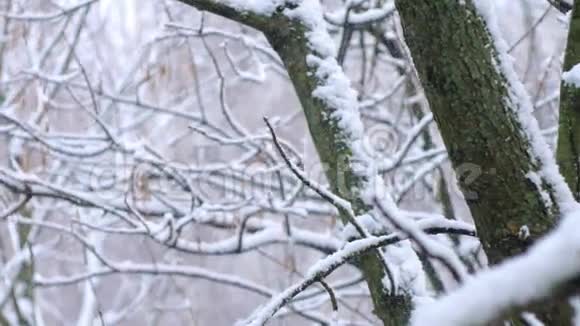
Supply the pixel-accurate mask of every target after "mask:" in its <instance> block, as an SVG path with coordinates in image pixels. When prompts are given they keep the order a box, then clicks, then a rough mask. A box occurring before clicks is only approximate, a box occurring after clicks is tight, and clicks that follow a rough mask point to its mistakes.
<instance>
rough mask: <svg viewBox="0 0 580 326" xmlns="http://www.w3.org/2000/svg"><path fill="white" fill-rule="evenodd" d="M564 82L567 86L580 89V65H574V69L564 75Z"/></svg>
mask: <svg viewBox="0 0 580 326" xmlns="http://www.w3.org/2000/svg"><path fill="white" fill-rule="evenodd" d="M562 80H563V81H564V83H566V84H567V85H571V86H574V87H576V88H580V64H576V65H574V67H572V69H570V70H568V71H565V72H563V73H562Z"/></svg>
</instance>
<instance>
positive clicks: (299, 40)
mask: <svg viewBox="0 0 580 326" xmlns="http://www.w3.org/2000/svg"><path fill="white" fill-rule="evenodd" d="M180 1H181V2H183V3H186V4H188V5H191V6H193V7H195V8H197V9H198V10H202V11H207V12H211V13H213V14H217V15H220V16H222V17H225V18H229V19H231V20H234V21H237V22H239V23H242V24H244V25H247V26H250V27H253V28H255V29H257V30H259V31H261V32H262V33H263V34H264V35H265V36H266V38H267V39H268V41H269V42H270V45H271V46H272V47H273V48H274V50H275V51H276V52H277V53H278V55H279V56H280V58H281V59H282V61H283V63H284V65H285V67H286V69H287V71H288V75H289V77H290V79H291V81H292V84H293V86H294V89H295V91H296V94H297V96H298V99H299V100H300V103H301V105H302V109H303V111H304V115H305V117H306V120H307V123H308V127H309V130H310V133H311V136H312V138H313V141H314V144H315V147H316V149H317V151H318V155H319V157H320V161H321V164H322V165H323V166H324V167H325V173H326V177H327V179H328V181H329V183H330V187H331V190H332V191H333V192H334V193H335V194H336V195H338V196H340V197H342V198H344V199H348V200H349V201H350V202H351V204H352V207H353V210H354V213H355V214H357V215H360V214H363V213H365V212H367V211H368V209H369V208H368V207H367V206H366V205H365V204H364V203H363V200H362V199H361V198H360V196H359V194H358V193H356V192H353V190H354V189H358V188H359V186H360V185H361V184H362V183H364V182H366V180H363V179H362V178H361V177H359V176H358V175H356V174H355V173H354V171H353V169H352V167H351V158H352V155H351V154H352V153H351V144H349V143H348V140H347V139H348V137H347V136H346V134H345V133H344V131H343V130H342V129H341V128H339V127H338V125H337V121H336V120H335V119H333V118H331V117H332V113H333V111H334V110H335V109H337V108H333V107H331V106H329V105H328V104H326V103H324V102H322V101H320V100H319V99H317V98H315V97H314V96H313V95H312V94H313V91H314V90H315V89H316V87H317V86H318V85H319V84H320V83H321V80H319V79H318V77H317V76H316V74H315V73H314V71H312V69H311V68H310V67H309V65H308V64H307V60H306V59H307V55H308V54H310V53H311V52H312V51H311V49H310V48H309V45H308V41H307V39H306V36H305V35H306V34H305V33H306V31H307V30H306V27H305V26H303V25H302V24H301V23H300V22H298V21H295V20H291V19H289V18H288V17H286V16H284V15H283V14H282V11H283V10H284V9H285V8H283V7H281V8H278V11H277V13H274V14H273V15H271V16H264V15H257V14H253V13H249V12H243V13H242V12H238V11H236V10H235V9H233V8H230V7H228V6H226V5H223V4H218V3H216V2H214V1H212V0H180ZM289 5H291V4H289ZM341 219H342V221H343V222H344V223H348V218H347V216H341ZM353 263H354V264H355V265H356V266H357V267H358V268H359V269H360V270H361V271H362V273H363V275H364V277H365V280H366V282H367V285H368V287H369V290H370V293H371V298H372V301H373V306H374V313H375V315H376V316H377V317H378V318H379V319H380V320H381V321H382V322H383V324H384V325H385V326H399V325H406V324H407V323H408V320H409V317H410V313H411V307H412V306H411V298H410V296H409V295H407V294H404V293H402V294H392V293H389V292H388V291H387V290H386V289H387V288H388V285H387V286H385V281H384V280H386V279H388V278H387V272H386V271H385V269H384V267H383V263H382V261H381V257H380V255H379V253H378V252H377V251H373V252H370V253H368V254H365V255H364V256H361V257H358V258H357V260H356V261H355V262H353Z"/></svg>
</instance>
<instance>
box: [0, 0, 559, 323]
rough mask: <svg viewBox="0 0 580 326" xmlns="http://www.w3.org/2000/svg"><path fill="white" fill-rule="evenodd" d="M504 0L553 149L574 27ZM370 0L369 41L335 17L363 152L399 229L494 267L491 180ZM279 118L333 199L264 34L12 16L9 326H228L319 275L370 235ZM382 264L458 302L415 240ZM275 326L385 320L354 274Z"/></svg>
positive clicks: (23, 10) (135, 12) (379, 6)
mask: <svg viewBox="0 0 580 326" xmlns="http://www.w3.org/2000/svg"><path fill="white" fill-rule="evenodd" d="M490 1H491V0H490ZM493 1H494V2H495V5H496V6H495V10H496V14H497V15H498V19H499V22H500V27H501V31H502V34H503V37H504V38H505V40H506V41H507V43H508V45H509V46H510V49H509V53H510V54H511V55H512V56H513V57H514V61H513V63H514V66H515V68H516V71H517V73H518V76H519V78H520V80H521V81H522V82H523V83H524V85H525V87H526V90H527V91H528V93H529V95H530V97H531V99H532V100H533V103H534V108H535V111H534V114H535V115H536V117H537V118H538V121H539V123H540V127H541V129H542V133H543V135H544V137H545V139H546V141H547V143H548V144H549V145H551V146H552V147H553V146H554V145H555V142H556V136H557V130H558V105H559V103H558V98H559V88H560V74H561V66H562V61H563V53H564V49H565V42H566V36H567V33H566V31H567V26H568V25H567V24H568V20H567V17H566V15H564V14H562V13H560V12H558V11H557V10H556V9H554V7H552V6H551V5H550V4H549V3H548V1H545V0H522V1H513V0H512V1H507V0H493ZM359 2H360V1H359ZM362 2H363V3H365V4H364V6H363V8H366V9H365V10H367V9H368V10H369V11H371V10H374V12H370V14H369V13H367V15H366V16H365V15H364V13H362V14H358V15H359V16H357V14H354V16H353V17H354V18H355V20H356V19H357V18H358V19H359V21H356V22H355V23H353V26H354V27H349V25H348V24H346V25H345V24H344V21H345V16H348V14H347V13H348V12H350V9H346V8H347V7H348V5H349V4H351V5H352V4H353V3H356V1H347V2H346V3H345V2H341V1H323V6H324V13H325V19H326V21H327V23H328V30H329V32H330V34H331V35H332V37H333V40H334V42H335V44H334V46H335V47H336V48H337V49H339V50H338V51H337V53H338V55H337V60H338V62H339V63H340V64H341V65H342V66H343V67H344V70H345V72H346V73H347V75H348V77H349V78H350V80H351V85H352V87H353V88H354V89H356V90H357V91H358V100H359V103H360V112H361V116H362V119H363V123H364V125H365V132H364V140H363V147H364V149H365V151H366V152H367V154H368V155H370V156H372V157H374V158H375V159H376V160H377V162H380V163H378V164H379V167H378V170H379V173H380V175H381V177H382V179H383V180H384V182H385V185H386V187H385V189H387V191H388V195H389V196H392V198H393V200H394V202H395V203H396V204H397V206H398V208H399V212H400V213H401V216H403V217H404V218H405V219H408V220H413V221H417V222H418V223H422V222H423V223H424V224H425V225H427V224H428V223H436V221H440V220H442V219H443V220H445V218H447V219H456V220H458V222H449V225H451V226H452V227H455V228H456V230H458V231H457V232H458V233H462V234H463V235H457V234H452V235H447V234H440V235H433V236H430V239H431V240H435V242H437V243H439V244H442V245H443V246H444V247H446V248H448V249H450V250H451V251H452V252H453V253H454V254H455V255H456V256H457V257H459V258H460V259H461V261H462V262H463V263H464V264H465V266H466V267H467V269H468V270H469V271H470V272H475V271H478V270H480V269H484V268H485V265H486V258H485V254H484V253H483V251H482V249H481V246H480V244H479V242H478V241H477V239H476V237H474V236H472V235H466V234H469V233H470V232H473V230H472V227H471V223H472V219H471V216H470V213H469V209H468V208H467V206H466V204H465V200H464V195H463V194H462V193H461V191H460V189H459V188H458V186H457V184H456V181H455V178H456V177H459V178H467V179H468V180H469V179H475V178H477V177H478V176H479V175H480V174H481V171H480V168H479V167H478V166H477V165H476V164H472V163H469V162H467V163H465V164H464V165H462V166H460V167H458V168H457V169H456V170H455V171H453V170H452V169H451V165H450V163H449V162H448V159H447V153H446V150H445V147H444V145H443V142H442V140H441V138H440V136H439V134H438V131H437V126H436V125H435V123H434V122H433V116H432V115H431V114H430V111H429V107H428V104H427V101H426V98H425V96H424V95H423V93H422V88H421V86H420V83H419V81H418V79H417V77H416V75H415V73H414V71H413V69H412V66H411V65H410V64H409V55H408V50H407V48H406V47H405V45H404V42H403V40H402V39H403V38H402V32H401V27H400V25H399V19H398V15H397V14H396V12H394V11H393V9H392V8H394V7H393V6H394V5H393V3H392V1H391V0H387V1H378V0H377V1H374V0H369V1H362ZM365 19H366V20H369V21H371V22H372V23H369V21H365ZM425 23H427V24H428V23H429V22H425ZM365 24H366V25H365ZM344 26H346V28H343V27H344ZM360 26H364V27H363V28H361V27H360ZM465 114H469V112H468V109H467V108H466V113H465ZM263 117H268V121H270V123H271V124H272V125H273V127H274V130H275V132H276V135H277V136H278V138H279V139H280V142H282V143H283V144H284V146H285V150H286V152H287V154H288V155H290V156H291V157H292V158H293V159H294V160H295V162H297V165H298V166H299V167H300V168H302V169H303V170H304V172H305V174H306V176H307V177H308V178H309V179H310V180H314V181H316V182H317V183H319V184H326V183H327V181H326V178H325V176H324V167H323V166H321V164H320V163H319V160H318V156H317V152H316V149H315V148H314V145H313V143H312V138H311V136H310V134H309V131H308V127H307V125H306V121H305V118H304V115H303V113H302V109H301V106H300V102H299V101H298V98H297V96H296V94H295V91H294V89H293V87H292V84H291V83H290V81H289V79H288V76H287V74H286V70H285V68H284V66H283V64H282V63H281V61H280V59H279V58H278V55H277V54H276V53H275V52H274V51H273V50H272V49H271V48H270V46H269V45H268V43H267V41H266V40H265V39H264V37H263V36H262V35H261V34H260V33H258V32H256V31H255V30H253V29H251V28H248V27H245V26H242V25H240V24H237V23H234V22H232V21H229V20H226V19H224V18H221V17H218V16H215V15H212V14H209V13H205V14H203V13H201V12H200V11H198V10H196V9H194V8H193V7H191V6H188V5H185V4H182V3H179V2H178V1H174V0H141V1H137V0H123V1H113V0H89V1H87V0H58V1H56V0H54V1H53V0H51V1H48V0H0V122H1V123H0V151H1V153H2V155H0V160H1V162H2V163H1V166H0V184H1V185H2V187H1V188H0V202H1V206H2V209H1V210H0V212H1V213H0V214H1V215H0V262H1V263H0V325H208V324H211V325H216V326H217V325H232V324H235V323H236V322H238V321H242V320H244V319H246V318H247V317H248V316H250V315H251V314H252V312H254V311H255V310H256V309H257V308H258V307H259V306H260V305H263V304H265V303H266V302H268V300H269V298H270V297H273V296H276V295H277V294H278V293H279V292H281V291H283V290H284V289H286V288H288V287H289V286H291V285H292V284H294V283H296V282H299V281H300V280H302V279H304V278H305V277H307V275H308V273H309V269H310V268H311V267H312V266H313V265H314V264H315V263H316V262H317V261H319V260H320V259H321V258H323V257H326V256H328V255H329V254H331V253H333V252H335V251H336V250H339V249H340V248H341V247H343V245H344V241H345V240H348V239H350V238H351V237H353V234H354V233H353V232H354V230H353V228H352V226H351V227H350V228H349V227H346V228H345V227H343V225H342V223H341V222H340V220H337V216H338V212H337V210H336V208H335V207H333V206H332V205H330V204H329V203H328V202H327V201H326V200H325V199H323V198H321V197H320V196H319V195H318V194H317V193H316V192H315V191H313V190H312V189H309V188H308V187H306V186H305V185H304V184H303V182H302V181H300V180H299V179H297V178H296V177H295V175H294V174H293V173H292V171H291V170H290V169H289V168H288V166H287V164H286V162H284V160H283V159H282V157H281V155H280V152H279V151H278V149H277V147H276V146H275V144H274V142H273V141H272V136H271V134H270V131H269V129H268V128H267V125H266V124H265V122H264V120H263ZM360 221H361V223H362V224H364V225H365V226H366V227H368V228H369V229H371V231H373V228H376V225H381V223H383V222H384V221H383V222H381V221H376V217H371V216H370V215H369V216H366V217H364V216H363V217H362V218H360ZM434 221H435V222H434ZM445 225H447V224H445ZM520 231H521V232H524V233H525V231H526V229H525V228H522V229H521V230H520ZM385 256H386V259H387V261H388V262H389V263H390V266H391V269H392V272H393V274H394V277H395V279H396V281H397V284H398V286H399V287H400V288H401V289H405V291H409V292H410V293H412V294H413V296H414V299H415V300H416V302H419V303H422V302H427V303H428V302H430V301H431V300H433V299H432V298H433V296H434V295H435V294H436V293H440V292H441V291H442V289H446V290H450V289H453V288H455V287H457V284H456V282H455V281H454V279H453V277H452V275H451V274H450V272H449V271H448V270H447V269H446V268H445V266H443V265H442V264H441V263H440V262H437V261H434V260H432V259H431V260H430V259H428V258H426V257H425V256H423V255H422V254H421V253H419V251H418V250H416V248H415V250H414V249H413V247H412V246H411V245H410V242H409V241H402V242H400V243H397V244H395V245H392V246H388V247H386V250H385ZM434 275H435V276H434ZM326 287H330V288H332V291H331V293H333V295H329V291H328V289H327V288H326ZM335 301H336V302H335ZM335 304H336V305H337V307H333V306H334V305H335ZM333 308H338V310H337V312H336V313H332V311H333ZM529 320H531V321H530V323H532V322H533V317H529ZM270 323H271V324H272V325H311V324H315V325H319V324H322V325H329V324H339V325H376V324H378V320H377V319H376V317H375V316H373V314H372V302H371V300H370V299H369V290H368V288H367V286H366V284H365V281H364V279H363V277H362V276H361V273H360V272H359V271H358V270H357V269H356V268H354V267H352V266H349V265H348V264H346V265H344V266H343V267H341V268H339V269H338V270H337V271H335V272H334V273H332V274H331V275H330V276H329V277H327V278H326V281H325V282H324V283H320V282H317V283H316V284H314V285H312V286H310V287H309V288H308V289H306V290H304V291H303V292H302V293H300V294H299V295H297V296H296V298H295V300H294V301H292V302H291V303H289V304H287V305H286V306H285V307H284V308H282V309H281V310H280V311H279V312H278V314H276V315H275V317H274V320H272V321H270Z"/></svg>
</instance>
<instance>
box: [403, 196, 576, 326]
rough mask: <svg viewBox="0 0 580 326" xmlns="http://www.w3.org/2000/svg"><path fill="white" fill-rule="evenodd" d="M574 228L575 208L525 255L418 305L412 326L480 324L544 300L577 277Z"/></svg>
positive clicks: (481, 273)
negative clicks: (439, 297)
mask: <svg viewBox="0 0 580 326" xmlns="http://www.w3.org/2000/svg"><path fill="white" fill-rule="evenodd" d="M578 230H580V207H579V206H578V205H576V207H575V210H573V211H571V213H569V214H568V215H567V216H566V217H565V218H564V220H563V221H562V223H561V225H560V226H558V228H557V229H556V230H555V231H553V232H552V233H550V234H549V235H548V236H547V237H545V238H544V239H542V240H540V241H539V242H538V243H537V244H536V245H534V246H533V247H532V248H531V249H530V250H529V251H528V253H526V254H524V255H521V256H518V257H515V258H513V259H511V260H508V261H506V262H505V263H503V264H501V265H499V266H496V267H494V268H492V269H490V270H487V271H483V272H480V273H479V274H477V275H476V276H475V277H474V278H472V279H469V280H468V281H467V282H466V283H465V284H464V285H463V286H462V287H461V288H459V289H458V290H456V291H455V292H452V293H450V294H449V295H447V296H445V297H443V298H441V299H439V300H438V301H436V302H434V303H431V304H425V305H422V306H419V307H417V310H416V311H415V313H414V315H413V318H412V325H414V326H427V325H429V326H431V325H445V326H453V325H485V324H487V323H488V322H491V321H492V320H494V319H495V318H497V317H499V316H501V314H503V313H504V312H506V311H508V310H509V309H510V308H513V307H522V306H525V305H526V304H528V303H530V302H532V301H535V300H539V299H542V298H544V297H546V296H549V295H550V294H551V292H552V291H553V290H554V289H555V288H556V287H558V286H562V285H563V284H565V283H566V282H568V281H570V280H571V279H573V278H575V277H577V276H578V275H580V237H578V234H577V233H578ZM531 271H533V272H531ZM435 321H436V322H435Z"/></svg>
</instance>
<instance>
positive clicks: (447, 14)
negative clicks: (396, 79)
mask: <svg viewBox="0 0 580 326" xmlns="http://www.w3.org/2000/svg"><path fill="white" fill-rule="evenodd" d="M482 1H483V0H482ZM396 4H397V8H398V10H399V14H400V16H401V21H402V25H403V31H404V36H405V39H406V42H407V44H408V46H409V49H410V52H411V55H412V57H413V60H414V63H415V67H416V70H417V74H418V75H419V78H420V80H421V82H422V84H423V87H424V89H425V93H426V96H427V99H428V100H429V104H430V106H431V110H432V111H433V114H434V117H435V120H436V122H437V125H438V127H439V130H440V132H441V135H442V138H443V141H444V142H445V145H446V147H447V149H448V151H449V157H450V160H451V162H452V164H453V166H454V168H455V169H456V171H457V172H458V173H457V174H458V179H459V180H458V182H459V184H460V187H461V189H462V191H463V194H464V196H465V199H466V201H467V204H468V205H469V208H470V210H471V213H472V215H473V218H474V221H475V224H476V226H477V231H478V234H479V237H480V240H481V242H482V244H483V247H484V249H485V252H486V254H487V256H488V259H489V261H490V263H491V264H496V263H499V262H501V261H503V260H504V259H506V258H508V257H511V256H513V255H517V254H520V253H522V252H524V251H525V250H526V248H528V247H529V245H530V244H531V243H533V241H534V240H536V239H537V238H538V237H540V236H542V235H543V234H545V233H546V232H547V231H548V230H550V229H551V228H552V227H553V226H554V224H555V222H556V221H557V217H558V216H559V209H560V208H559V207H558V205H557V203H556V201H555V200H553V199H554V197H555V195H554V190H553V189H551V187H550V186H549V185H548V184H547V182H546V181H545V180H542V181H541V183H540V184H538V182H537V181H536V182H534V180H532V179H531V178H530V174H529V173H530V172H534V171H538V170H539V168H540V166H538V162H537V160H536V159H535V158H534V157H532V156H531V155H532V154H530V153H532V152H533V151H532V148H531V144H530V139H529V138H528V137H527V135H526V133H525V132H524V130H523V126H522V123H521V121H520V120H519V118H518V117H517V115H516V114H517V113H516V111H515V110H514V108H513V107H510V103H508V99H509V95H510V93H509V92H510V87H511V86H512V85H510V84H509V81H508V78H506V76H505V75H504V73H503V72H502V71H501V69H498V65H497V63H498V60H501V58H499V57H498V51H497V49H496V48H495V46H494V40H493V39H492V37H491V35H490V33H489V30H488V27H487V26H486V23H485V21H484V19H483V18H482V17H481V16H480V14H479V13H478V12H477V10H476V7H475V6H474V3H473V2H472V1H471V0H468V1H464V4H462V3H461V1H458V0H438V1H431V0H397V1H396ZM511 104H513V103H511ZM466 171H467V175H466V174H465V173H464V172H466ZM543 194H548V195H549V196H550V198H551V199H552V205H549V204H547V203H546V198H545V197H543ZM522 227H525V228H527V229H528V230H529V237H524V236H522V232H521V231H522V230H525V228H524V229H522ZM534 312H536V313H537V314H538V316H539V317H540V318H541V319H542V320H543V321H544V322H546V323H547V324H548V325H569V324H570V323H571V309H570V307H569V306H568V305H567V304H556V303H553V304H547V305H544V306H543V307H541V308H538V309H537V310H534ZM512 320H513V322H514V323H515V324H518V323H519V321H518V320H517V319H516V318H513V319H512Z"/></svg>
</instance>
